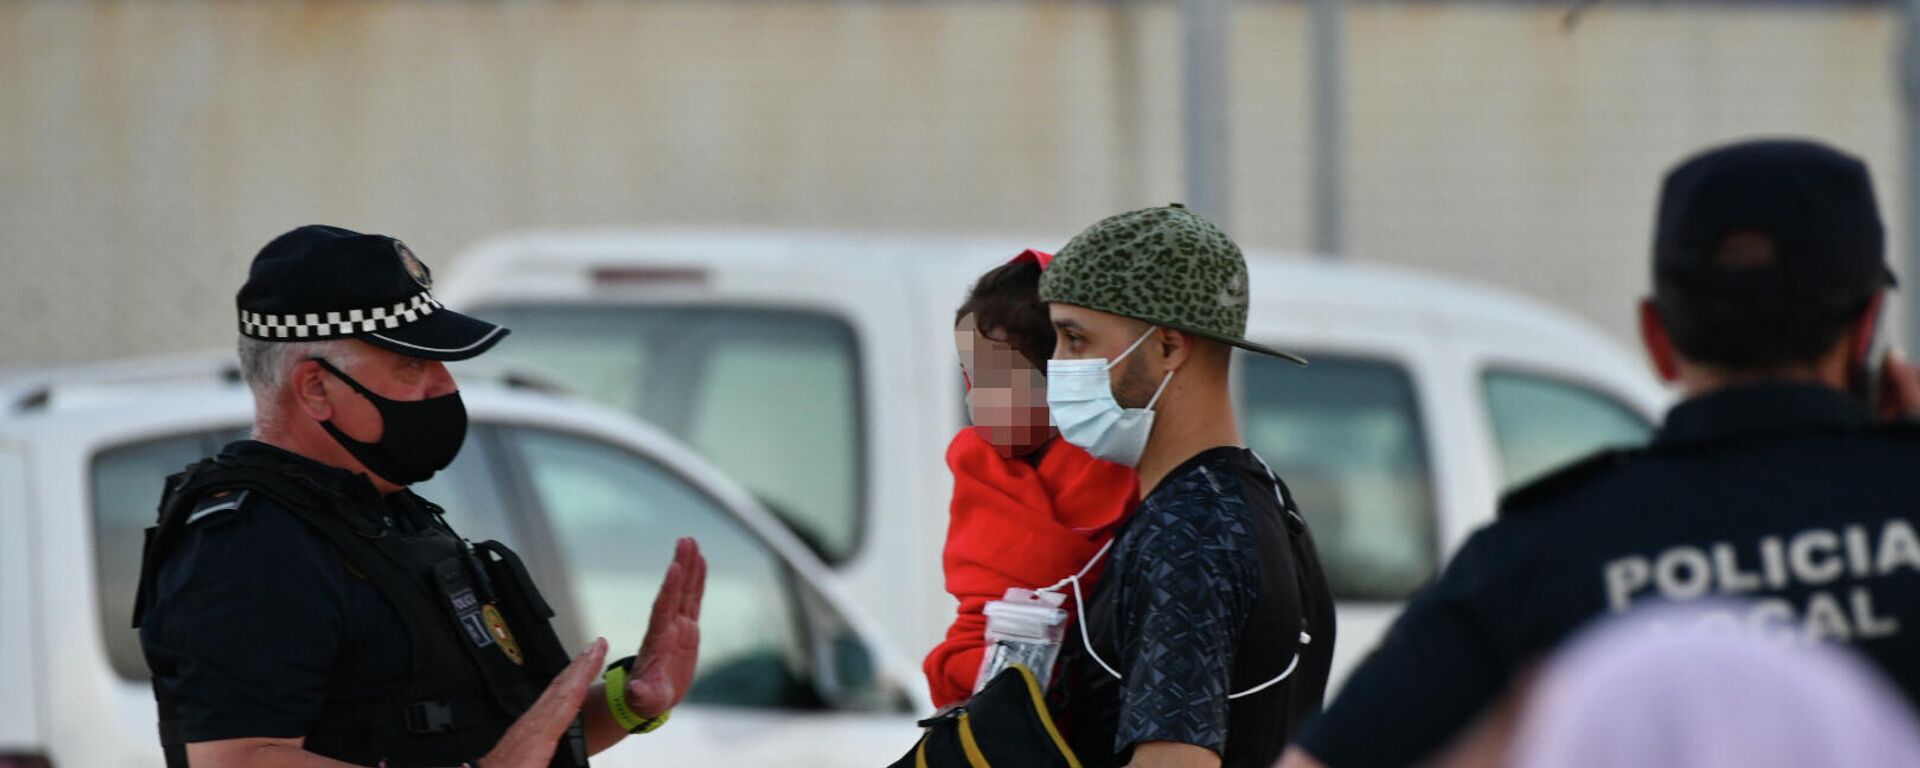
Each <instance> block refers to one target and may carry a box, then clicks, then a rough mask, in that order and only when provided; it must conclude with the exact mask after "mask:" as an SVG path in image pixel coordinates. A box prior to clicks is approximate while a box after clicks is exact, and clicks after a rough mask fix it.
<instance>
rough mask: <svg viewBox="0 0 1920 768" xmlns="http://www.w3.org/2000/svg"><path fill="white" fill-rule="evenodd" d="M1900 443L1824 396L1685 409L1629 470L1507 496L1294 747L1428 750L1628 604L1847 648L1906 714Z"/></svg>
mask: <svg viewBox="0 0 1920 768" xmlns="http://www.w3.org/2000/svg"><path fill="white" fill-rule="evenodd" d="M1917 471H1920V428H1915V427H1911V426H1898V427H1875V426H1873V425H1872V424H1871V422H1870V418H1869V414H1868V412H1867V409H1866V408H1865V407H1864V406H1863V405H1862V404H1861V403H1859V402H1858V401H1857V400H1855V399H1853V398H1851V397H1849V396H1847V395H1845V394H1843V393H1841V392H1839V391H1837V390H1834V389H1830V388H1826V387H1819V386H1813V385H1787V384H1767V385H1757V386H1750V387H1741V388H1737V389H1730V390H1725V391H1721V392H1717V393H1713V394H1708V395H1704V396H1701V397H1697V398H1694V399H1691V400H1688V401H1686V402H1684V403H1682V404H1680V405H1679V406H1677V407H1675V408H1674V409H1673V411H1672V412H1671V413H1669V414H1668V416H1667V420H1666V424H1665V426H1663V427H1662V428H1661V430H1660V432H1659V434H1658V435H1657V436H1656V437H1655V440H1654V443H1653V445H1652V446H1651V447H1650V448H1648V449H1647V450H1645V451H1627V452H1611V453H1605V454H1601V455H1599V456H1596V457H1594V458H1591V459H1588V460H1587V461H1584V462H1580V463H1578V464H1575V465H1573V466H1571V467H1569V468H1567V469H1564V470H1562V471H1560V472H1558V473H1555V474H1554V475H1551V476H1549V477H1547V478H1545V479H1543V480H1541V481H1539V482H1538V483H1535V484H1533V485H1531V486H1529V487H1526V488H1523V489H1520V490H1518V491H1516V492H1515V493H1514V494H1512V495H1511V496H1509V497H1508V499H1507V501H1506V503H1505V504H1504V506H1503V509H1502V511H1501V515H1500V518H1499V519H1498V520H1497V521H1495V522H1494V523H1492V524H1491V525H1488V526H1487V527H1485V528H1483V529H1481V530H1480V531H1479V532H1477V533H1475V534H1474V535H1473V536H1472V537H1471V538H1469V539H1468V540H1467V542H1466V544H1465V545H1464V546H1463V547H1462V548H1461V550H1460V552H1459V554H1457V555H1456V556H1455V557H1454V559H1453V561H1452V562H1451V563H1449V564H1448V565H1447V567H1446V570H1445V571H1444V572H1443V573H1442V574H1441V575H1440V577H1439V579H1438V580H1437V581H1435V582H1434V583H1433V584H1431V585H1429V586H1428V587H1426V588H1425V589H1423V590H1422V591H1421V592H1420V593H1419V594H1417V595H1415V596H1414V597H1413V599H1412V600H1411V601H1410V602H1409V603H1408V605H1407V608H1406V610H1405V612H1403V613H1402V614H1401V616H1400V618H1399V619H1398V620H1397V621H1396V622H1395V623H1394V626H1393V628H1392V629H1391V630H1389V631H1388V633H1387V636H1386V637H1385V639H1383V640H1382V641H1381V645H1380V647H1379V648H1378V649H1376V650H1375V651H1374V652H1373V653H1372V655H1370V656H1368V657H1367V659H1366V660H1365V661H1364V662H1363V663H1362V664H1361V665H1360V667H1359V669H1358V670H1357V671H1356V672H1355V673H1354V675H1353V677H1352V678H1351V679H1350V680H1349V681H1348V682H1347V684H1346V687H1345V688H1344V689H1343V690H1342V691H1341V694H1340V696H1339V697H1338V698H1336V699H1335V700H1334V702H1333V703H1332V704H1331V705H1330V706H1329V707H1328V709H1327V711H1326V713H1325V714H1323V715H1322V716H1321V717H1320V718H1318V719H1317V720H1315V721H1314V722H1313V723H1311V724H1309V725H1308V727H1307V730H1306V733H1305V734H1304V735H1303V736H1302V738H1301V745H1302V746H1303V747H1305V748H1306V750H1307V752H1309V753H1311V754H1313V755H1314V756H1315V757H1317V758H1319V759H1320V760H1321V761H1322V762H1325V763H1326V764H1328V765H1329V766H1332V768H1355V767H1358V766H1398V765H1408V764H1411V763H1414V762H1417V761H1419V760H1421V759H1422V758H1424V757H1427V756H1429V755H1431V754H1432V753H1434V752H1435V751H1436V750H1438V749H1439V748H1441V747H1443V746H1445V745H1446V744H1447V743H1448V742H1449V741H1450V740H1451V739H1452V738H1453V737H1455V736H1457V735H1458V734H1459V733H1460V732H1461V731H1462V730H1463V728H1464V727H1465V726H1467V725H1469V724H1470V723H1471V722H1472V720H1473V719H1474V718H1475V717H1476V716H1477V715H1478V714H1480V713H1481V712H1482V710H1483V709H1484V708H1485V707H1486V705H1488V704H1489V703H1490V702H1492V701H1493V700H1494V699H1496V698H1497V697H1499V696H1500V695H1501V694H1502V693H1503V692H1505V690H1506V689H1507V687H1508V685H1509V684H1510V683H1511V682H1512V680H1513V678H1514V676H1515V673H1516V672H1517V671H1519V670H1520V669H1521V668H1522V667H1523V666H1525V665H1527V664H1529V663H1531V662H1533V661H1536V660H1538V659H1539V658H1540V657H1541V656H1542V655H1544V654H1546V653H1547V652H1548V651H1550V650H1552V649H1553V648H1554V646H1556V645H1558V644H1559V643H1561V642H1562V641H1563V640H1565V639H1566V638H1567V637H1568V636H1569V635H1570V634H1571V633H1573V632H1574V631H1575V630H1576V629H1578V628H1580V627H1581V626H1582V625H1584V624H1586V623H1587V622H1589V621H1590V620H1592V619H1595V618H1596V617H1600V616H1605V615H1609V614H1613V613H1618V612H1621V611H1624V610H1627V609H1629V608H1630V607H1632V606H1633V605H1634V604H1635V603H1639V602H1642V601H1647V600H1659V599H1664V600H1671V601H1688V600H1696V599H1701V598H1715V597H1718V598H1730V599H1735V600H1739V601H1742V602H1740V603H1738V604H1734V605H1732V607H1729V608H1726V609H1724V610H1722V611H1721V613H1723V614H1725V615H1721V616H1717V617H1716V619H1717V620H1722V621H1735V622H1739V623H1742V624H1746V625H1749V626H1754V627H1759V628H1761V629H1762V630H1764V631H1767V632H1772V633H1777V634H1778V635H1780V636H1782V637H1787V638H1793V639H1795V640H1797V641H1805V642H1818V641H1838V642H1843V643H1847V644H1850V645H1852V646H1854V647H1855V648H1857V649H1859V650H1860V651H1862V652H1863V653H1865V655H1866V656H1867V657H1868V658H1869V659H1871V660H1872V661H1873V662H1875V663H1877V664H1878V665H1879V667H1880V668H1881V669H1883V670H1884V671H1886V672H1887V674H1888V675H1889V677H1890V678H1891V680H1892V681H1893V682H1894V683H1895V684H1897V685H1898V686H1899V687H1900V688H1901V689H1902V690H1904V691H1905V692H1906V694H1907V696H1908V697H1909V698H1910V699H1912V700H1914V701H1917V702H1920V533H1916V524H1915V522H1916V520H1917V519H1920V482H1915V480H1914V474H1915V473H1916V472H1917Z"/></svg>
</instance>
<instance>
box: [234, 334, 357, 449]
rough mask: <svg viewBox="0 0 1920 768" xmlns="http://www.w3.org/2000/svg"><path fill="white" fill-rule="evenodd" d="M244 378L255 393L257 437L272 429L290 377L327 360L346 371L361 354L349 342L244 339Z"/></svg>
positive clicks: (254, 408) (254, 420)
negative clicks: (305, 366)
mask: <svg viewBox="0 0 1920 768" xmlns="http://www.w3.org/2000/svg"><path fill="white" fill-rule="evenodd" d="M237 351H238V352H239V353H240V378H241V380H243V381H245V382H247V388H248V389H251V390H253V414H254V417H253V431H254V434H255V435H256V436H257V435H259V434H260V433H261V432H262V431H266V430H267V429H269V428H270V427H271V426H272V418H273V416H274V413H275V408H274V407H273V406H274V402H275V401H276V400H278V399H279V397H280V389H281V388H282V387H285V386H286V384H287V373H288V372H289V371H291V370H293V367H294V366H296V365H299V364H300V363H301V362H302V361H304V360H307V359H308V358H314V357H324V358H326V359H327V362H330V363H333V364H334V366H335V367H338V368H341V369H345V368H348V367H350V366H352V365H353V364H354V363H355V362H356V361H357V360H358V359H359V350H358V349H356V348H355V347H354V345H353V344H352V343H351V341H349V340H348V339H327V340H325V341H263V340H261V339H256V338H253V337H251V336H241V337H240V342H239V344H238V345H237Z"/></svg>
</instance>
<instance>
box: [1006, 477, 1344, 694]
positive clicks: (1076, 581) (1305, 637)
mask: <svg viewBox="0 0 1920 768" xmlns="http://www.w3.org/2000/svg"><path fill="white" fill-rule="evenodd" d="M1248 453H1252V451H1248ZM1253 458H1254V460H1256V461H1259V462H1260V466H1261V467H1265V468H1266V470H1267V478H1268V479H1269V480H1272V481H1273V495H1274V498H1275V499H1278V500H1279V501H1280V506H1281V507H1282V508H1284V509H1286V510H1287V513H1288V514H1290V515H1293V516H1294V517H1295V518H1298V517H1299V516H1300V514H1299V513H1298V512H1295V511H1293V505H1292V504H1289V503H1287V496H1286V494H1284V493H1281V491H1280V478H1279V476H1277V475H1275V474H1274V473H1273V468H1272V467H1267V462H1266V460H1265V459H1261V458H1260V456H1259V454H1254V457H1253ZM1114 538H1119V537H1118V536H1115V537H1114ZM1112 548H1113V539H1107V543H1105V544H1102V545H1100V551H1098V552H1095V553H1093V559H1091V560H1088V561H1087V564H1086V565H1085V566H1082V567H1081V568H1080V572H1079V573H1076V574H1074V575H1072V576H1068V577H1066V578H1064V579H1061V580H1059V581H1056V582H1054V583H1053V585H1052V586H1049V587H1046V588H1043V589H1039V590H1035V591H1038V592H1058V591H1060V588H1061V587H1067V586H1071V587H1073V611H1074V614H1075V618H1076V619H1077V621H1076V623H1078V624H1079V625H1080V645H1081V646H1082V647H1084V648H1086V649H1087V655H1088V656H1091V657H1093V661H1094V663H1096V664H1099V665H1100V668H1101V669H1104V670H1106V671H1107V674H1109V675H1113V679H1115V680H1123V679H1125V678H1124V677H1122V676H1121V674H1120V673H1119V671H1117V670H1115V669H1114V668H1113V665H1111V664H1108V663H1107V660H1106V659H1103V658H1100V652H1099V651H1096V650H1094V649H1093V640H1092V639H1091V638H1089V637H1088V636H1087V608H1086V605H1087V601H1086V598H1085V597H1083V596H1082V595H1081V594H1080V580H1081V579H1083V578H1086V576H1087V572H1088V571H1091V570H1093V566H1094V565H1096V564H1098V563H1099V562H1100V558H1103V557H1106V556H1107V550H1109V549H1112ZM1312 642H1313V636H1312V635H1309V634H1307V632H1306V630H1301V631H1300V644H1301V645H1307V644H1309V643H1312ZM1298 666H1300V651H1299V650H1297V649H1296V650H1295V651H1294V652H1293V660H1292V661H1289V662H1287V668H1286V669H1283V670H1281V671H1280V674H1279V675H1278V676H1276V677H1274V678H1273V679H1272V680H1268V681H1266V682H1264V683H1261V684H1259V685H1256V686H1254V687H1252V688H1248V689H1246V690H1244V691H1240V692H1239V693H1229V694H1227V699H1228V700H1232V699H1238V698H1241V697H1243V696H1252V695H1253V694H1256V693H1259V692H1261V691H1264V690H1266V689H1268V688H1271V687H1273V686H1274V685H1277V684H1279V683H1280V681H1282V680H1285V679H1287V678H1288V677H1290V676H1292V675H1293V670H1294V668H1295V667H1298Z"/></svg>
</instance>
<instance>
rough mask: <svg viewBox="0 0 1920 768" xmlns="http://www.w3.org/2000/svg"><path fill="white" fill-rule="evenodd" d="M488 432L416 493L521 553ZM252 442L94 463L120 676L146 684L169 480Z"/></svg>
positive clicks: (103, 614)
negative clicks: (155, 529)
mask: <svg viewBox="0 0 1920 768" xmlns="http://www.w3.org/2000/svg"><path fill="white" fill-rule="evenodd" d="M483 433H484V428H480V429H475V430H472V431H469V432H468V436H467V444H466V446H465V447H463V448H461V449H460V455H459V456H458V457H456V458H455V459H454V462H453V464H452V465H451V466H449V467H447V468H446V469H444V470H441V471H440V472H439V473H437V474H435V475H434V477H433V479H432V480H429V481H427V482H425V483H420V484H417V485H415V486H414V487H413V490H414V492H416V493H419V494H420V495H421V496H424V497H426V498H427V499H428V500H430V501H433V502H435V503H438V504H440V505H441V506H442V507H444V508H445V509H446V510H447V517H448V522H450V523H452V524H453V526H454V529H455V530H458V531H459V532H460V533H461V535H463V536H466V537H467V538H469V539H472V540H474V541H484V540H486V539H499V540H500V541H503V542H506V543H507V545H508V546H511V547H514V548H515V549H520V544H519V542H518V537H516V536H515V535H513V531H511V530H509V528H510V526H509V524H508V521H507V518H506V512H505V510H504V508H503V507H502V506H501V504H500V503H499V499H500V497H501V494H500V493H499V492H498V490H497V488H496V486H495V481H494V479H493V475H492V472H491V471H489V467H488V465H487V460H486V452H485V451H484V450H482V449H481V447H480V446H479V443H480V442H481V441H480V439H479V436H480V435H481V434H483ZM246 436H247V431H246V430H245V429H241V428H234V429H216V430H207V431H201V432H192V433H187V434H181V435H172V436H168V437H161V438H154V439H148V440H142V441H139V442H134V443H127V444H124V445H119V446H115V447H113V448H109V449H106V450H103V451H101V452H100V453H98V454H96V455H95V456H94V459H93V468H92V479H91V485H92V491H93V535H94V561H93V563H94V578H95V581H96V584H97V585H98V586H99V590H100V595H99V610H100V627H101V631H102V632H103V633H104V637H103V640H104V641H105V642H106V646H107V656H108V658H109V660H111V661H112V662H113V669H114V671H115V672H118V673H119V674H120V676H121V677H124V678H127V679H130V680H145V679H147V660H146V656H145V655H144V654H143V653H142V652H141V651H140V635H139V632H137V631H135V630H133V629H131V628H130V627H129V626H128V624H129V622H130V621H131V620H132V618H133V598H134V591H135V589H136V588H137V587H138V586H139V584H140V562H141V559H142V557H143V555H144V552H143V549H144V544H145V541H146V529H147V526H150V525H153V523H154V517H155V515H156V513H157V512H158V511H159V508H160V495H161V493H162V492H163V491H164V490H165V488H166V481H167V476H168V475H171V474H173V473H175V472H179V471H180V470H182V469H185V468H186V466H187V465H188V464H192V463H194V462H196V461H199V460H201V459H204V458H206V457H208V456H212V455H213V454H215V453H218V452H219V451H220V448H221V447H223V446H225V445H226V444H227V443H230V442H233V441H235V440H242V439H245V438H246Z"/></svg>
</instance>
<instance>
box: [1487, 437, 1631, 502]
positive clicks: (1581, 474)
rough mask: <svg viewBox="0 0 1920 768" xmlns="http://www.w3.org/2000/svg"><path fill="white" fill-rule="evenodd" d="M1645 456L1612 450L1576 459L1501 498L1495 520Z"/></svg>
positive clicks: (1622, 449)
mask: <svg viewBox="0 0 1920 768" xmlns="http://www.w3.org/2000/svg"><path fill="white" fill-rule="evenodd" d="M1645 454H1646V449H1644V448H1612V449H1605V450H1601V451H1598V452H1596V453H1593V454H1589V455H1588V456H1586V457H1585V458H1582V459H1577V460H1575V461H1573V462H1571V463H1568V464H1567V465H1565V466H1562V467H1560V468H1559V469H1556V470H1553V471H1552V472H1548V473H1547V474H1546V475H1544V476H1542V477H1540V478H1538V479H1535V480H1534V481H1532V482H1530V483H1527V484H1525V485H1522V486H1520V487H1518V488H1515V489H1513V490H1511V491H1508V492H1507V493H1506V494H1505V495H1503V496H1501V497H1500V511H1499V514H1498V517H1506V516H1508V515H1511V514H1514V513H1516V512H1519V511H1520V510H1522V509H1525V508H1527V507H1532V506H1535V505H1537V504H1540V503H1541V502H1545V501H1548V500H1551V499H1552V498H1554V497H1555V496H1559V495H1560V494H1562V493H1566V492H1568V491H1571V490H1573V489H1574V488H1578V487H1580V486H1581V485H1584V484H1586V483H1587V482H1588V481H1590V480H1592V479H1594V478H1597V477H1599V476H1601V475H1603V474H1606V473H1607V472H1611V471H1613V470H1615V469H1619V468H1621V467H1624V466H1627V465H1628V464H1632V463H1633V462H1634V461H1635V460H1638V459H1639V458H1640V457H1641V456H1643V455H1645Z"/></svg>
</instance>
